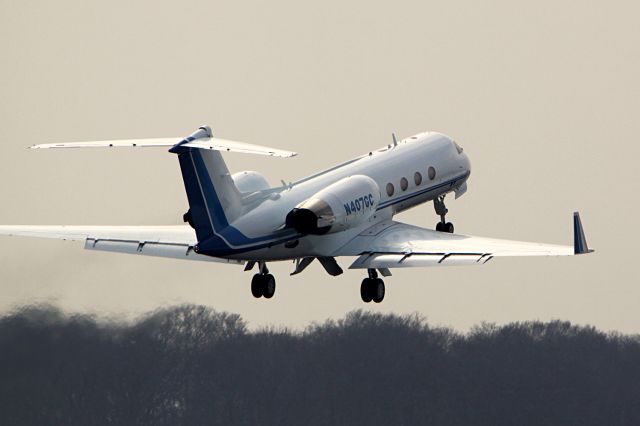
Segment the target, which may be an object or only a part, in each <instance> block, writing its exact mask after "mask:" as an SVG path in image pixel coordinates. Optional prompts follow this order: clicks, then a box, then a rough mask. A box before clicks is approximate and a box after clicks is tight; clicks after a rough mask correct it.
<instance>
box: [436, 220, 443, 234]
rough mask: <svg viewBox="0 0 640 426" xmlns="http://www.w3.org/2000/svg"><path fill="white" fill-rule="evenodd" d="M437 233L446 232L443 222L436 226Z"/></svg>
mask: <svg viewBox="0 0 640 426" xmlns="http://www.w3.org/2000/svg"><path fill="white" fill-rule="evenodd" d="M436 231H438V232H444V223H442V222H438V223H437V224H436Z"/></svg>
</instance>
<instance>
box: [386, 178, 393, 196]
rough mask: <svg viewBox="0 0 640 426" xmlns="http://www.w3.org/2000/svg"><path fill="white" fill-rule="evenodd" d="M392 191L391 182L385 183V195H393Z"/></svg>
mask: <svg viewBox="0 0 640 426" xmlns="http://www.w3.org/2000/svg"><path fill="white" fill-rule="evenodd" d="M393 191H394V188H393V184H392V183H391V182H389V183H388V184H387V195H388V196H389V197H391V196H392V195H393Z"/></svg>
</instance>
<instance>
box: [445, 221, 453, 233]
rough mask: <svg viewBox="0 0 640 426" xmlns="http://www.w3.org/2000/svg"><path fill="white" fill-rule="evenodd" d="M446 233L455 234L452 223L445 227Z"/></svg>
mask: <svg viewBox="0 0 640 426" xmlns="http://www.w3.org/2000/svg"><path fill="white" fill-rule="evenodd" d="M444 231H445V232H448V233H450V234H453V223H451V222H447V223H446V224H445V225H444Z"/></svg>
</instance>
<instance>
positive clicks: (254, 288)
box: [251, 274, 273, 299]
mask: <svg viewBox="0 0 640 426" xmlns="http://www.w3.org/2000/svg"><path fill="white" fill-rule="evenodd" d="M264 281H265V279H264V275H261V274H255V275H254V276H253V278H252V279H251V294H253V297H255V298H256V299H258V298H260V297H262V295H263V292H264V287H265V286H264V284H263V283H264ZM272 296H273V295H272Z"/></svg>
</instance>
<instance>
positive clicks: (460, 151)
mask: <svg viewBox="0 0 640 426" xmlns="http://www.w3.org/2000/svg"><path fill="white" fill-rule="evenodd" d="M452 142H453V144H454V145H455V147H456V150H458V154H462V151H464V150H463V149H462V147H461V146H460V145H458V144H457V143H456V141H452Z"/></svg>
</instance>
